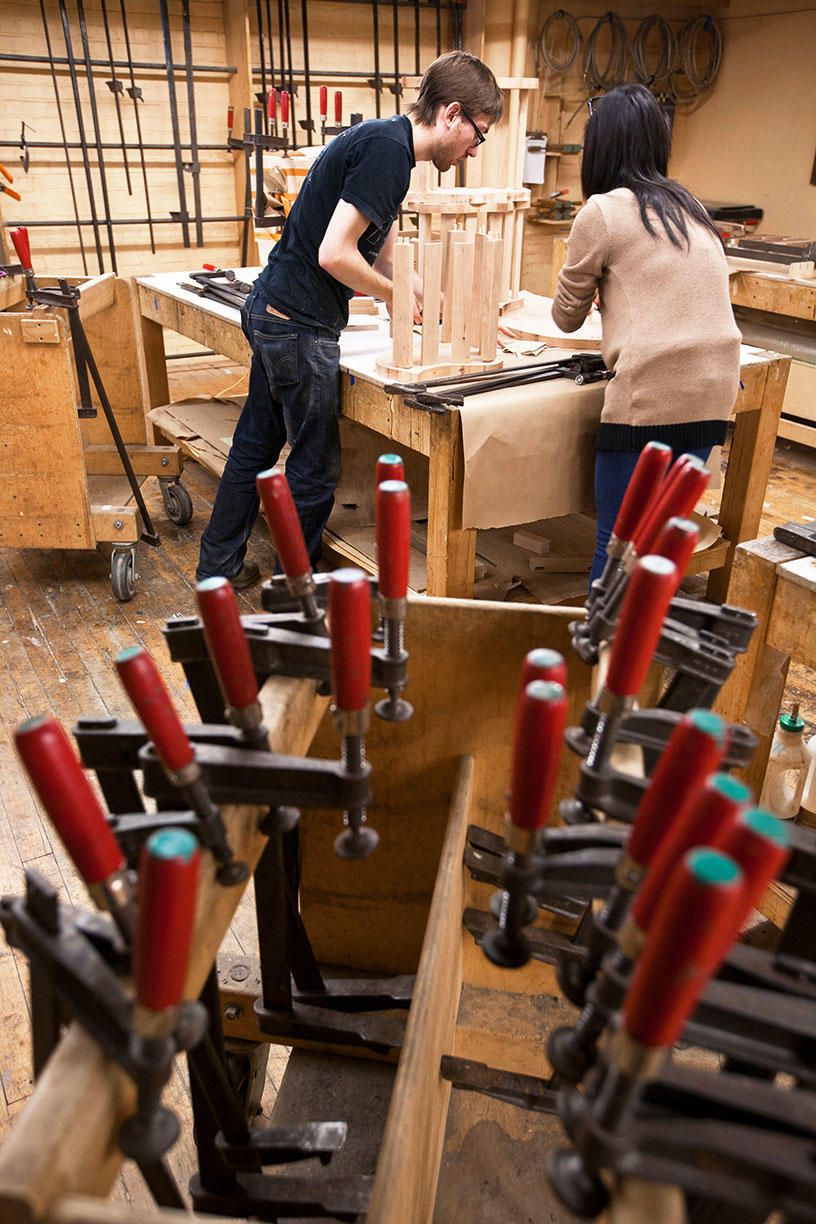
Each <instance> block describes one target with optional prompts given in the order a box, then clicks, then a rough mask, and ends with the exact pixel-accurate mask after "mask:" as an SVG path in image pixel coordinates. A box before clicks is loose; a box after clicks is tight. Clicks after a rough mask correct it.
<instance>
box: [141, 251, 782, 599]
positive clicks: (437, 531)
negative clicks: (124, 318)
mask: <svg viewBox="0 0 816 1224" xmlns="http://www.w3.org/2000/svg"><path fill="white" fill-rule="evenodd" d="M255 272H256V270H253V269H244V270H240V271H239V272H238V276H239V277H241V278H242V279H245V280H250V279H252V277H253V275H254V274H255ZM183 279H184V274H183V273H161V274H158V275H156V276H150V277H141V278H139V279H138V280H137V290H138V302H139V310H140V311H141V324H142V335H143V338H144V345H145V365H146V367H147V369H148V371H149V374H148V377H147V378H146V380H145V385H146V386H147V387H148V397H149V402H147V403H146V405H145V407H146V409H152V408H154V407H157V406H159V405H162V404H166V403H167V401H168V398H169V395H168V391H167V381H166V371H165V368H164V363H163V358H162V355H163V343H162V334H161V333H162V328H165V327H166V328H169V329H171V330H172V331H175V332H178V333H180V334H181V335H184V336H186V337H188V338H190V339H192V340H195V341H197V342H199V343H200V344H202V345H203V346H204V347H205V348H208V349H212V350H213V351H214V352H218V353H222V354H224V355H225V356H227V357H228V358H230V359H231V360H233V361H236V362H240V363H243V364H248V363H249V360H250V349H249V345H248V343H247V341H246V339H245V337H244V335H243V333H242V331H241V328H240V320H239V317H238V311H237V310H234V309H233V308H231V307H229V306H223V305H220V304H218V303H216V302H211V301H208V300H206V299H203V298H200V297H198V296H196V295H195V294H193V293H191V292H188V291H186V290H184V289H181V288H180V286H179V282H180V281H183ZM388 343H389V341H388V336H387V331H386V324H385V323H384V322H382V323H381V327H380V330H379V331H350V332H344V333H343V336H342V337H341V359H340V365H341V372H342V373H341V414H342V416H344V417H345V418H347V419H349V420H352V421H355V422H358V423H359V424H360V425H363V426H365V427H367V428H368V429H370V430H373V431H375V433H376V434H378V435H379V436H380V438H381V439H382V443H383V445H382V449H395V448H396V449H400V450H403V449H404V450H407V451H410V452H416V453H417V454H419V455H422V456H425V457H427V459H428V464H429V468H428V540H427V583H426V592H427V594H429V595H447V596H452V597H461V598H470V597H471V596H472V594H473V577H474V565H475V554H476V528H477V527H484V526H496V527H500V526H505V525H510V524H514V523H526V522H531V521H534V520H535V519H538V518H544V517H555V516H556V515H564V514H569V513H575V512H581V511H585V510H587V509H590V508H591V506H589V505H587V503H586V497H587V492H586V490H587V486H589V488H590V489H591V471H592V463H593V458H594V452H593V436H594V428H595V424H596V422H597V420H598V419H599V417H600V411H601V405H602V398H603V384H602V383H595V384H592V385H590V386H588V387H577V386H575V385H574V383H572V382H570V381H569V380H567V379H561V380H560V381H558V382H557V383H551V384H538V385H537V387H536V388H535V389H532V388H520V389H517V391H516V392H514V393H512V394H513V396H514V398H513V403H512V409H513V415H514V416H515V417H516V429H515V436H514V437H512V438H510V437H507V438H505V439H502V440H501V442H502V444H504V443H506V444H507V445H509V446H511V447H512V448H513V451H512V453H513V455H514V459H515V458H516V457H521V456H523V453H524V451H525V449H531V448H530V445H529V442H530V432H529V431H530V428H531V423H533V422H535V423H536V425H537V428H538V429H539V430H540V437H541V438H542V443H541V444H542V446H543V447H545V448H546V447H547V444H548V437H550V445H551V439H552V436H557V437H558V439H559V442H558V451H557V453H556V454H555V455H553V454H552V451H550V452H549V453H548V452H547V451H546V449H545V450H543V451H542V459H541V462H540V464H539V465H538V466H537V468H536V469H535V470H536V475H537V476H538V473H546V474H547V476H546V478H544V477H540V478H539V479H537V480H533V481H530V480H529V479H528V478H527V476H526V474H525V475H524V476H520V475H519V472H517V471H515V470H512V471H510V472H507V470H506V469H505V467H504V464H503V462H502V458H501V456H502V445H501V444H500V445H498V446H497V447H496V448H495V450H494V451H493V452H492V453H491V450H490V447H486V448H482V453H481V458H482V459H483V460H485V463H484V464H483V466H482V468H481V475H479V474H477V472H476V469H474V467H473V466H472V464H471V463H468V464H466V462H465V454H466V451H467V449H468V447H467V438H466V435H467V430H468V428H469V423H468V414H469V413H471V412H474V413H475V412H476V411H477V410H479V411H480V412H481V414H482V416H481V421H482V427H483V422H484V409H485V404H486V403H487V405H488V406H489V404H490V401H491V398H492V400H493V403H495V404H496V405H497V406H500V405H501V406H504V405H505V402H506V401H507V398H508V393H507V392H504V393H502V392H493V393H491V395H485V396H479V397H473V398H472V399H469V400H468V403H467V406H466V408H464V409H462V410H459V409H452V410H450V411H447V412H445V413H433V414H431V413H428V412H426V411H423V410H421V409H416V408H409V407H408V406H407V405H406V404H405V402H404V400H403V399H402V398H400V397H399V396H393V395H388V394H386V393H385V391H384V385H385V382H386V381H387V380H385V379H384V378H383V377H382V376H380V375H378V374H377V372H376V369H375V364H374V362H375V357H376V354H377V353H378V352H381V351H382V350H383V349H385V348H387V347H388ZM561 352H564V350H557V351H556V350H553V351H552V352H551V353H548V355H549V356H557V355H559V353H561ZM789 366H790V358H789V357H787V356H781V355H779V354H777V353H769V352H765V351H762V350H756V349H750V348H747V347H743V349H742V360H741V381H742V389H741V390H740V392H739V395H738V397H737V402H736V404H735V406H734V432H733V438H732V441H731V448H730V453H729V463H728V468H727V471H726V473H725V477H724V484H723V490H722V500H721V506H720V510H719V514H718V519H719V524H720V528H721V531H722V535H723V537H724V538H723V539H722V540H720V541H718V542H717V543H715V544H714V545H713V546H712V550H711V552H709V553H707V554H703V553H701V554H698V555H697V557H696V558H695V562H696V565H695V568H696V569H698V570H708V571H709V581H708V590H707V594H708V597H709V598H710V599H714V600H721V599H723V598H724V597H725V592H726V590H727V587H728V578H729V574H730V571H731V564H732V560H733V554H734V548H735V546H736V545H737V544H738V543H739V542H740V541H742V540H746V539H751V538H753V537H754V536H755V535H756V534H757V531H758V529H759V520H760V514H761V511H762V502H763V498H764V495H765V487H766V484H767V480H768V473H769V471H770V466H771V458H772V455H773V447H774V442H775V439H776V432H777V427H778V423H779V414H780V411H781V406H782V399H783V396H784V391H785V382H786V378H787V373H788V368H789ZM545 398H546V399H547V412H548V413H552V414H553V416H552V418H551V417H550V416H549V415H548V416H545V415H543V413H542V410H541V408H542V401H543V400H544V399H545ZM477 401H481V402H477ZM521 409H523V411H522V410H521ZM556 415H557V418H558V422H559V432H558V433H557V435H556V434H555V433H554V431H553V429H552V428H551V426H552V423H553V421H554V420H555V419H556ZM564 430H566V431H567V432H566V433H565V432H564ZM564 439H566V443H565V442H564ZM173 440H176V439H173ZM179 442H180V444H181V445H182V446H183V439H179ZM562 468H563V469H564V470H563V471H562ZM528 470H529V469H528ZM554 472H557V479H555V480H554V479H553V473H554ZM491 476H492V478H493V482H494V483H495V487H494V488H493V489H492V490H487V495H488V496H489V498H490V508H491V512H494V513H499V512H500V513H501V515H502V518H501V520H500V521H494V522H491V523H486V522H484V521H477V518H476V517H474V515H473V514H471V513H470V512H469V509H468V504H469V500H470V492H471V490H473V489H475V490H476V492H477V494H478V495H479V496H478V497H477V499H476V500H477V501H478V502H479V504H480V506H481V505H482V502H483V499H482V497H481V494H482V492H483V491H484V485H485V483H486V482H489V481H490V478H491ZM531 485H533V486H535V489H536V490H539V491H540V492H541V494H542V496H545V497H548V496H550V495H551V494H552V493H553V492H554V494H555V495H556V498H557V500H556V501H555V502H552V503H550V504H551V507H552V506H554V507H556V508H549V510H548V511H546V512H541V511H539V513H537V514H534V513H530V511H529V507H530V504H531V503H530V502H529V501H528V500H527V498H528V496H529V493H530V487H531ZM551 486H552V489H551ZM517 490H518V492H517ZM517 496H520V497H523V499H524V507H525V508H524V510H523V512H517V511H516V509H515V506H516V502H515V499H516V497H517ZM538 504H539V505H541V504H543V503H538ZM482 508H483V507H482ZM480 512H481V511H480Z"/></svg>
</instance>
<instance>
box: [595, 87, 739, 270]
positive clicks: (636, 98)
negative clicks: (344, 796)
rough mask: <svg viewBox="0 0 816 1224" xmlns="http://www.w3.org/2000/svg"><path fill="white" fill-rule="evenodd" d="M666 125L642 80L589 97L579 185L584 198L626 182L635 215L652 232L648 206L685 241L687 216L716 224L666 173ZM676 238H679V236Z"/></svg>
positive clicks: (668, 145)
mask: <svg viewBox="0 0 816 1224" xmlns="http://www.w3.org/2000/svg"><path fill="white" fill-rule="evenodd" d="M670 150H671V127H670V124H669V119H668V116H667V115H666V113H665V111H664V110H663V108H662V107H661V106H660V104H659V102H658V101H657V99H656V98H655V96H654V94H652V93H651V92H650V90H648V89H647V88H646V86H645V85H620V86H618V88H617V89H612V90H610V92H609V93H607V94H603V95H602V96H601V97H600V98H594V99H593V106H592V113H591V115H590V116H589V119H588V120H587V124H586V127H585V128H584V150H583V159H582V164H581V188H582V191H583V195H584V199H585V200H588V199H589V197H590V196H593V195H602V194H604V193H606V192H608V191H614V189H615V188H616V187H628V188H629V190H630V191H632V192H633V193H634V195H635V197H636V198H637V201H638V204H639V206H640V216H641V220H642V221H643V224H644V226H645V227H646V229H647V230H648V232H649V233H650V234H652V235H653V236H654V237H656V236H657V235H656V233H655V230H654V227H653V225H652V221H651V218H650V216H649V211H650V210H651V212H652V213H654V214H656V215H657V217H658V218H659V220H660V221H661V223H662V225H663V228H664V229H665V231H666V234H667V235H668V237H669V239H670V241H671V242H673V243H674V245H675V246H683V245H684V244H685V245H686V246H688V245H689V236H688V229H687V226H686V220H687V218H689V217H691V218H692V219H693V220H695V221H698V222H699V223H700V224H701V225H704V226H706V228H707V229H709V230H711V232H712V233H713V234H716V235H717V238H718V240H719V241H720V242H721V241H722V239H721V238H720V235H719V233H718V231H717V227H716V226H715V225H714V222H713V221H712V220H711V218H710V217H709V215H708V213H707V212H706V210H705V209H704V208H703V206H702V204H701V203H700V201H699V200H697V199H696V198H695V197H694V196H693V195H692V194H691V192H690V191H689V190H688V189H687V188H686V187H683V186H682V184H681V183H678V182H677V181H676V179H671V178H669V177H668V165H669V152H670ZM681 237H682V239H683V241H681Z"/></svg>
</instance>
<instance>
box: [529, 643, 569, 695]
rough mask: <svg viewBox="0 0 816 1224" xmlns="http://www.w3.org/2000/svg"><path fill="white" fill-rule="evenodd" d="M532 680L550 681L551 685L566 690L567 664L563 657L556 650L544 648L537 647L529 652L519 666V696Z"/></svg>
mask: <svg viewBox="0 0 816 1224" xmlns="http://www.w3.org/2000/svg"><path fill="white" fill-rule="evenodd" d="M533 680H551V681H552V682H553V684H560V685H561V687H562V688H563V689H566V687H567V664H566V662H565V660H564V656H563V655H562V654H560V653H559V652H558V651H557V650H550V649H548V648H547V647H546V646H538V647H537V648H536V649H535V650H529V651H528V652H527V654H526V655H525V656H524V662H523V663H522V665H521V677H520V679H519V695H521V694H522V693H523V692H524V690H525V689H526V687H527V685H528V684H530V683H531V681H533Z"/></svg>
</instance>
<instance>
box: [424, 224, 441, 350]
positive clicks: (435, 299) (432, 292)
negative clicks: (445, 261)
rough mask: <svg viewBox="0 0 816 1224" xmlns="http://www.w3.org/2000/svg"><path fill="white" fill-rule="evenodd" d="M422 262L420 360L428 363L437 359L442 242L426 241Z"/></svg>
mask: <svg viewBox="0 0 816 1224" xmlns="http://www.w3.org/2000/svg"><path fill="white" fill-rule="evenodd" d="M420 251H422V252H423V256H422V263H423V266H424V273H423V277H422V353H421V356H420V361H421V362H422V364H423V365H430V364H431V363H432V362H434V361H438V360H439V330H440V328H439V311H440V308H441V305H442V243H441V242H427V243H425V245H424V247H423V246H422V244H420Z"/></svg>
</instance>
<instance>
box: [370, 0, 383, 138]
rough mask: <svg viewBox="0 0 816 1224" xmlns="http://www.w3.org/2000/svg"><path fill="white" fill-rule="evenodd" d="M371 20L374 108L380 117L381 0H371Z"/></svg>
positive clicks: (376, 114) (377, 116)
mask: <svg viewBox="0 0 816 1224" xmlns="http://www.w3.org/2000/svg"><path fill="white" fill-rule="evenodd" d="M371 22H372V27H373V32H374V81H373V85H374V109H375V116H376V118H377V119H379V118H380V93H381V91H382V79H381V77H380V10H379V0H371Z"/></svg>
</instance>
